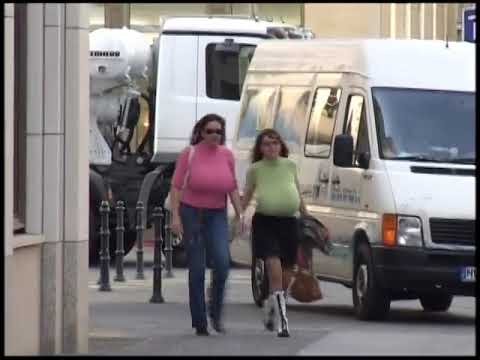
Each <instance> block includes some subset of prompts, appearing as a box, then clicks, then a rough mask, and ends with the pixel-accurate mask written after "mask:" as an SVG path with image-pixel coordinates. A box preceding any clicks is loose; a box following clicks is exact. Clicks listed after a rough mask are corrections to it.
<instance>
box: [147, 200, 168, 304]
mask: <svg viewBox="0 0 480 360" xmlns="http://www.w3.org/2000/svg"><path fill="white" fill-rule="evenodd" d="M162 219H163V213H162V208H160V207H158V206H157V207H155V209H154V210H153V222H154V227H155V252H154V255H153V295H152V298H151V299H150V302H151V303H163V302H165V300H164V299H163V296H162Z"/></svg>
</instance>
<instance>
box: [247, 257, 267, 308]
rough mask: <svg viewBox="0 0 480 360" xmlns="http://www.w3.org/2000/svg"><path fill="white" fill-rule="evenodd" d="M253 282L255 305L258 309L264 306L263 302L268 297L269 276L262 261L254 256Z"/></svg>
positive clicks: (252, 267) (252, 266) (251, 269)
mask: <svg viewBox="0 0 480 360" xmlns="http://www.w3.org/2000/svg"><path fill="white" fill-rule="evenodd" d="M250 271H251V282H252V295H253V301H254V302H255V305H257V306H258V307H262V306H263V300H265V299H266V298H267V296H268V287H269V285H268V276H267V267H266V264H265V262H264V261H263V260H262V259H259V258H257V257H256V256H255V255H252V265H251V268H250Z"/></svg>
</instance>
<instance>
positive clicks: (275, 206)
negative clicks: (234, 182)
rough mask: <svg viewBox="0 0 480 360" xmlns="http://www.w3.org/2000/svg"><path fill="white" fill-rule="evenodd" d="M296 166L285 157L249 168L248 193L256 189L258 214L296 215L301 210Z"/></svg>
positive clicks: (257, 163) (259, 162) (258, 162)
mask: <svg viewBox="0 0 480 360" xmlns="http://www.w3.org/2000/svg"><path fill="white" fill-rule="evenodd" d="M296 174H297V167H296V165H295V163H294V162H293V161H292V160H290V159H288V158H284V157H279V158H277V159H275V160H268V159H262V160H260V161H257V162H255V163H253V164H252V165H250V167H249V169H248V172H247V179H246V190H248V189H251V188H252V187H255V194H256V198H257V208H256V211H257V212H259V213H261V214H263V215H272V216H293V215H294V214H295V213H296V212H297V211H298V209H299V206H300V196H299V194H298V190H297V185H296V183H295V176H296Z"/></svg>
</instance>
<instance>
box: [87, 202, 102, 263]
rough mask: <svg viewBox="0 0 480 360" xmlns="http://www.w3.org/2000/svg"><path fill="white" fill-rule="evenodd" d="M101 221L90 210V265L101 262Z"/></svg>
mask: <svg viewBox="0 0 480 360" xmlns="http://www.w3.org/2000/svg"><path fill="white" fill-rule="evenodd" d="M99 220H100V219H98V217H97V216H96V215H95V212H93V211H92V209H90V212H89V214H88V222H89V227H88V229H89V230H88V262H89V265H90V266H92V265H97V264H98V263H99V261H100V254H99V251H100V221H99Z"/></svg>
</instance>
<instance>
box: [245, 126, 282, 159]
mask: <svg viewBox="0 0 480 360" xmlns="http://www.w3.org/2000/svg"><path fill="white" fill-rule="evenodd" d="M264 137H269V138H272V139H275V140H278V142H280V146H281V150H280V156H282V157H288V147H287V144H285V141H283V139H282V137H281V136H280V134H279V133H278V132H277V130H274V129H264V130H262V132H261V133H260V134H258V135H257V139H256V140H255V146H254V147H253V150H252V163H254V162H257V161H260V160H262V158H263V155H262V151H261V150H260V147H261V146H262V141H263V138H264Z"/></svg>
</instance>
